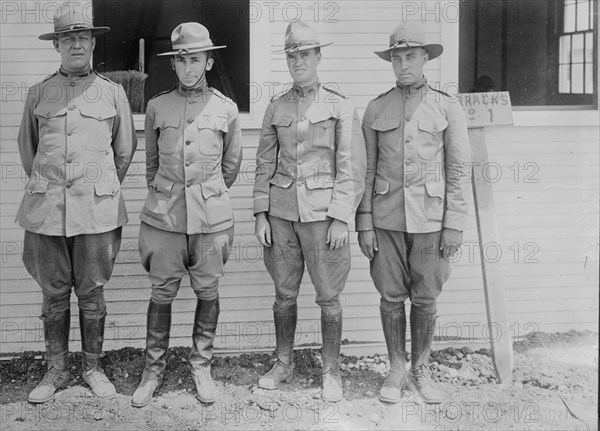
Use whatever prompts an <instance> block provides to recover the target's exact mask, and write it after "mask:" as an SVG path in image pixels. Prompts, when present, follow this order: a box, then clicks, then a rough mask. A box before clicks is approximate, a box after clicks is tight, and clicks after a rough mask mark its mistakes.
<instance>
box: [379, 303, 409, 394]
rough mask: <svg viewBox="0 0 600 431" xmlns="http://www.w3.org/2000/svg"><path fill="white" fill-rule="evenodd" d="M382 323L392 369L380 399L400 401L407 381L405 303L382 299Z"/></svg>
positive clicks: (380, 392) (380, 309)
mask: <svg viewBox="0 0 600 431" xmlns="http://www.w3.org/2000/svg"><path fill="white" fill-rule="evenodd" d="M379 312H380V314H381V325H382V326H383V335H384V337H385V344H386V345H387V350H388V357H389V360H390V371H389V372H388V375H387V377H386V379H385V382H383V386H382V387H381V390H380V391H379V400H380V401H383V402H386V403H398V402H400V401H401V399H402V386H403V385H404V384H405V383H406V379H407V377H408V376H407V373H406V312H405V311H404V303H403V302H400V303H397V304H394V303H389V302H386V301H384V300H383V299H382V300H381V305H380V307H379Z"/></svg>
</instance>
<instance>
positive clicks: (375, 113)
mask: <svg viewBox="0 0 600 431" xmlns="http://www.w3.org/2000/svg"><path fill="white" fill-rule="evenodd" d="M362 130H363V134H364V137H365V143H366V146H367V179H366V188H365V194H364V197H363V199H362V201H361V203H360V205H359V207H358V211H357V216H356V228H357V230H359V231H364V230H372V229H373V227H378V228H381V229H389V230H397V231H404V232H410V233H424V232H435V231H438V230H441V229H442V227H447V228H453V229H457V230H461V231H462V230H464V229H465V225H466V222H467V206H468V204H467V199H468V195H469V190H470V189H469V178H470V176H469V171H468V170H469V169H470V165H469V162H470V161H471V158H470V154H471V153H470V145H469V138H468V134H467V125H466V118H465V114H464V112H463V109H462V107H461V105H460V102H459V101H458V99H456V98H451V97H450V96H448V95H447V94H445V93H442V92H439V91H435V90H433V89H431V88H430V87H429V86H428V85H427V82H426V80H425V79H423V80H422V81H419V82H417V83H415V84H414V85H412V86H410V87H408V88H399V87H394V88H393V89H392V90H390V91H388V92H387V93H385V94H382V95H380V96H379V97H377V98H376V99H374V100H372V101H371V102H370V103H369V105H368V106H367V110H366V112H365V115H364V117H363V123H362Z"/></svg>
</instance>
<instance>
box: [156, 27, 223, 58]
mask: <svg viewBox="0 0 600 431" xmlns="http://www.w3.org/2000/svg"><path fill="white" fill-rule="evenodd" d="M171 47H172V49H173V51H169V52H163V53H161V54H157V55H159V56H161V55H176V54H192V53H194V52H202V51H210V50H212V49H221V48H226V47H227V46H226V45H221V46H215V45H213V43H212V40H210V34H209V32H208V29H207V28H206V27H204V26H203V25H202V24H200V23H197V22H184V23H183V24H179V25H178V26H177V27H175V30H173V32H172V33H171Z"/></svg>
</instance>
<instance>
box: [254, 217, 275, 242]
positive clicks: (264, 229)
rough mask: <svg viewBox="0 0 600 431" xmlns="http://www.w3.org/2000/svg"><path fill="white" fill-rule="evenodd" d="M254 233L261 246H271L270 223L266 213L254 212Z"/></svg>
mask: <svg viewBox="0 0 600 431" xmlns="http://www.w3.org/2000/svg"><path fill="white" fill-rule="evenodd" d="M254 235H256V238H257V239H258V242H259V243H260V245H262V246H263V247H271V225H270V224H269V220H268V219H267V213H264V212H263V213H258V214H256V222H255V223H254Z"/></svg>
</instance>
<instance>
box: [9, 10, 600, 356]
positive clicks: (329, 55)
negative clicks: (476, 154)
mask: <svg viewBox="0 0 600 431" xmlns="http://www.w3.org/2000/svg"><path fill="white" fill-rule="evenodd" d="M34 3H35V2H33V1H29V2H25V3H24V4H25V5H26V6H30V7H33V6H32V5H33V4H34ZM297 3H298V4H300V5H301V6H302V16H303V17H311V16H312V15H311V14H313V13H314V10H313V9H309V7H310V6H312V5H313V3H314V2H313V1H303V2H297ZM326 3H327V2H321V3H320V6H321V9H320V11H319V13H320V14H321V15H320V17H321V22H319V23H318V24H317V27H318V29H319V31H320V37H321V40H322V41H325V42H334V43H335V45H333V46H331V47H326V48H324V49H323V51H322V52H323V60H322V63H321V65H320V68H319V76H320V79H321V81H322V82H327V83H331V84H333V85H336V86H338V88H339V90H340V91H341V92H342V93H344V94H347V95H349V96H350V97H351V100H352V101H353V103H354V105H355V106H356V108H357V111H358V113H359V115H362V114H363V112H364V109H365V108H366V105H367V103H368V101H369V100H370V99H372V98H373V97H374V96H376V95H377V94H379V93H382V92H384V91H387V90H388V89H389V88H390V87H391V85H393V81H394V77H393V73H392V71H391V67H390V65H389V63H386V62H383V61H381V60H379V59H378V58H377V57H376V56H375V55H374V54H373V51H374V50H377V49H380V48H381V47H382V46H384V45H385V44H386V43H387V40H388V34H389V31H390V30H391V29H392V28H393V27H394V25H396V23H397V22H399V21H400V20H401V19H402V16H403V12H404V10H403V9H402V8H403V2H399V1H372V2H369V3H368V7H367V6H366V3H365V2H360V1H354V0H345V1H341V2H335V3H333V2H329V3H327V4H335V5H336V7H339V9H338V10H337V12H336V14H335V16H334V18H336V19H337V20H338V21H337V22H322V20H323V19H324V17H325V14H326V12H327V11H326V10H325V8H324V7H325V4H326ZM405 3H406V2H405ZM411 4H414V2H412V3H411ZM444 4H445V3H444ZM282 5H283V3H282ZM266 10H267V7H266V6H264V7H263V16H262V17H261V19H260V20H258V21H257V23H256V24H255V25H263V26H269V29H270V32H269V36H268V40H267V41H266V42H267V47H266V49H269V50H270V51H273V50H276V49H280V48H281V45H282V41H283V35H284V31H285V27H286V23H285V22H284V19H283V17H282V10H281V8H280V7H279V8H275V14H274V17H273V19H272V20H271V19H267V16H266ZM443 25H444V24H441V23H440V22H439V20H438V21H437V22H433V21H432V22H429V23H427V24H426V30H427V33H428V37H429V38H430V40H432V41H444V43H445V44H450V46H449V47H448V45H446V46H447V51H446V52H445V54H448V53H452V52H457V50H456V47H455V46H454V47H453V46H452V43H457V41H447V37H445V35H444V34H443V31H444V30H443V29H444V27H443ZM1 28H2V29H1V35H2V46H1V47H0V53H1V55H2V63H1V65H0V72H2V78H1V79H2V85H3V88H8V87H7V85H10V86H12V87H10V88H11V92H12V93H14V94H9V95H7V97H6V98H3V100H2V122H1V125H0V155H1V157H2V181H1V182H0V192H1V197H0V201H1V205H0V232H1V235H2V253H1V258H2V264H1V266H2V272H1V275H0V281H1V285H0V345H1V351H2V352H8V351H19V350H23V349H36V350H42V349H43V332H42V325H41V321H40V320H39V319H38V316H39V313H40V304H41V292H40V289H39V287H38V286H37V285H36V284H35V282H33V281H32V280H31V278H30V277H29V275H28V274H27V272H26V271H25V269H24V268H23V266H22V262H21V255H20V252H21V248H22V238H23V231H22V229H21V228H20V227H18V226H17V225H15V224H14V222H13V219H14V215H15V213H16V211H17V208H18V205H19V202H20V199H21V196H22V193H23V191H22V190H23V186H24V183H25V176H24V175H23V172H22V168H21V166H20V159H19V154H18V149H17V146H16V137H17V133H18V126H19V123H20V119H21V113H22V109H23V102H24V99H25V95H26V90H27V87H28V86H30V85H32V84H33V83H35V82H37V81H40V80H41V79H43V78H44V77H45V76H46V75H48V74H50V73H53V72H54V71H55V70H56V69H57V67H58V55H57V54H56V52H55V51H54V50H52V49H51V47H50V46H49V43H48V42H43V41H39V40H37V35H38V34H41V33H44V32H47V31H50V29H51V24H49V23H47V22H46V23H44V22H40V23H28V24H27V25H24V24H18V23H15V22H12V21H9V22H7V23H3V25H2V27H1ZM261 49H263V48H262V47H261ZM24 52H25V55H24ZM22 58H23V59H24V61H23V60H21V59H22ZM444 61H447V59H446V60H444V56H442V57H441V59H440V60H436V61H432V62H430V63H428V64H427V68H426V73H427V76H428V79H429V81H430V82H431V83H432V84H434V85H439V86H440V87H442V88H444V79H445V78H444V77H445V76H448V72H447V71H444V67H445V66H444V65H445V64H448V63H444ZM270 64H271V66H270V70H269V71H268V74H267V76H268V78H269V79H270V82H271V83H279V86H274V89H275V91H276V92H277V89H279V90H283V88H284V85H286V84H287V83H288V82H289V75H288V72H287V67H286V64H285V60H284V57H283V55H282V54H275V53H273V54H271V57H270ZM449 64H452V63H449ZM150 73H151V72H150ZM270 85H271V86H272V87H269V89H268V90H271V91H272V90H273V84H270ZM265 88H266V87H265ZM17 89H18V90H17ZM264 94H268V91H266V90H265V93H264ZM261 116H262V113H256V117H257V118H260V117H261ZM136 124H138V125H141V124H143V118H142V117H136ZM258 136H259V131H258V130H256V129H255V128H250V129H244V130H243V147H244V150H243V154H244V161H243V164H242V171H241V172H240V175H239V177H238V180H237V181H236V183H235V184H234V186H233V187H232V189H231V191H230V192H231V201H232V205H233V207H234V216H235V219H236V226H235V233H236V236H235V239H234V243H235V246H234V250H233V252H232V256H231V258H230V261H229V262H228V264H227V266H226V270H227V273H226V275H225V277H224V278H223V279H222V280H221V285H220V296H221V300H222V305H221V309H222V313H221V317H220V324H219V328H218V334H217V339H216V345H217V348H219V349H245V348H270V347H272V346H273V345H274V334H273V322H272V317H271V316H272V308H271V307H272V303H273V286H272V281H271V279H270V277H269V275H268V274H267V272H266V270H265V269H264V265H263V262H262V250H261V249H260V247H259V246H258V244H257V242H256V239H255V238H254V219H253V216H252V185H253V181H254V172H253V168H254V158H255V155H256V149H257V145H258ZM138 137H139V145H138V151H137V152H136V154H135V157H134V160H133V163H132V167H131V169H130V172H129V174H128V176H127V178H126V180H125V183H124V188H123V195H124V197H125V200H126V203H127V208H128V211H129V220H130V221H129V224H128V225H127V226H125V227H124V229H123V239H122V242H121V250H120V253H119V255H118V258H117V264H116V265H115V269H114V274H113V277H112V279H111V281H110V282H109V283H108V285H107V286H106V300H107V307H108V311H109V314H108V316H107V328H106V339H107V342H106V347H107V348H109V349H113V348H120V347H124V346H130V345H131V346H137V347H143V345H144V341H143V339H144V337H145V321H146V319H145V312H146V308H147V301H148V298H149V295H150V288H149V285H148V278H147V275H146V273H145V271H144V270H143V268H142V266H141V265H140V263H139V254H138V250H137V234H138V231H139V213H140V211H141V209H142V206H143V203H144V199H145V196H146V186H145V177H144V174H145V165H144V160H145V157H144V139H143V133H142V131H141V130H140V131H138ZM487 142H488V150H489V153H490V162H491V165H490V166H489V172H490V175H493V177H491V180H492V181H493V182H494V198H495V202H496V210H497V220H498V231H499V238H500V241H499V244H497V245H495V244H492V245H486V251H487V252H488V255H487V256H488V258H490V259H496V258H497V259H499V262H501V263H502V264H503V265H504V267H503V268H504V275H505V281H506V295H507V305H508V306H507V309H508V310H509V311H508V312H509V316H508V321H509V324H510V330H511V335H512V336H513V337H522V336H525V335H527V334H528V333H531V332H532V331H536V330H543V331H564V330H568V329H596V328H597V325H598V272H597V266H598V240H597V238H598V225H597V220H598V200H599V199H598V196H599V190H598V183H599V174H598V171H599V163H598V160H599V156H600V153H599V150H598V128H597V127H596V126H576V127H572V126H564V125H557V126H548V127H541V126H536V127H533V126H529V125H526V124H525V125H521V126H518V127H498V128H490V129H488V131H487ZM496 173H499V174H498V175H497V177H496ZM516 174H518V176H516ZM528 175H529V176H528ZM470 209H471V214H472V216H471V218H470V219H469V223H468V228H467V230H466V232H465V235H464V239H465V244H464V245H463V247H462V249H461V251H462V254H461V255H460V257H459V258H458V260H457V261H456V262H455V264H454V267H453V273H452V277H451V278H450V280H449V281H448V283H447V284H446V285H445V286H444V292H443V294H442V295H441V296H440V299H439V306H438V309H439V314H440V319H439V322H438V334H439V335H441V336H447V337H453V336H459V337H463V338H469V337H471V338H475V339H478V340H481V339H482V338H485V337H486V336H487V333H486V332H485V330H484V328H485V323H486V314H485V303H484V294H483V286H482V281H481V269H480V256H479V246H478V244H477V232H476V228H475V219H474V215H473V214H474V211H473V205H472V202H471V203H470ZM351 242H352V246H351V253H352V259H353V261H352V270H351V273H350V276H349V280H348V283H347V286H346V289H345V292H344V294H343V295H342V303H343V304H344V317H345V320H344V334H343V337H344V338H347V339H348V340H349V341H351V342H382V341H383V334H382V332H381V324H380V322H379V314H378V306H379V297H378V294H377V293H376V291H375V288H374V286H373V283H372V281H371V278H370V276H369V264H368V261H367V260H366V259H365V258H364V257H363V256H362V254H361V253H360V250H359V248H358V245H357V243H356V234H355V233H352V234H351ZM496 251H500V255H499V256H498V257H496V255H495V253H496ZM314 296H315V295H314V289H313V287H312V285H311V283H310V278H309V276H308V274H305V276H304V280H303V283H302V285H301V294H300V297H299V300H298V302H299V311H300V316H299V317H300V318H299V328H298V336H297V343H298V344H310V343H315V342H320V329H319V309H318V307H317V306H316V305H315V304H314ZM194 299H195V297H194V294H193V292H192V290H191V288H190V282H189V278H188V277H184V279H183V281H182V284H181V289H180V292H179V295H178V297H177V299H176V300H175V302H174V310H175V313H174V316H173V329H172V344H173V345H188V344H189V335H190V332H191V321H192V317H193V312H194V308H195V300H194ZM72 303H73V317H72V327H73V329H72V332H71V339H72V340H73V341H74V344H73V348H74V349H77V348H78V340H79V339H80V337H79V332H78V322H77V318H76V315H77V312H76V298H75V296H74V295H73V296H72ZM470 331H471V332H470Z"/></svg>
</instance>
